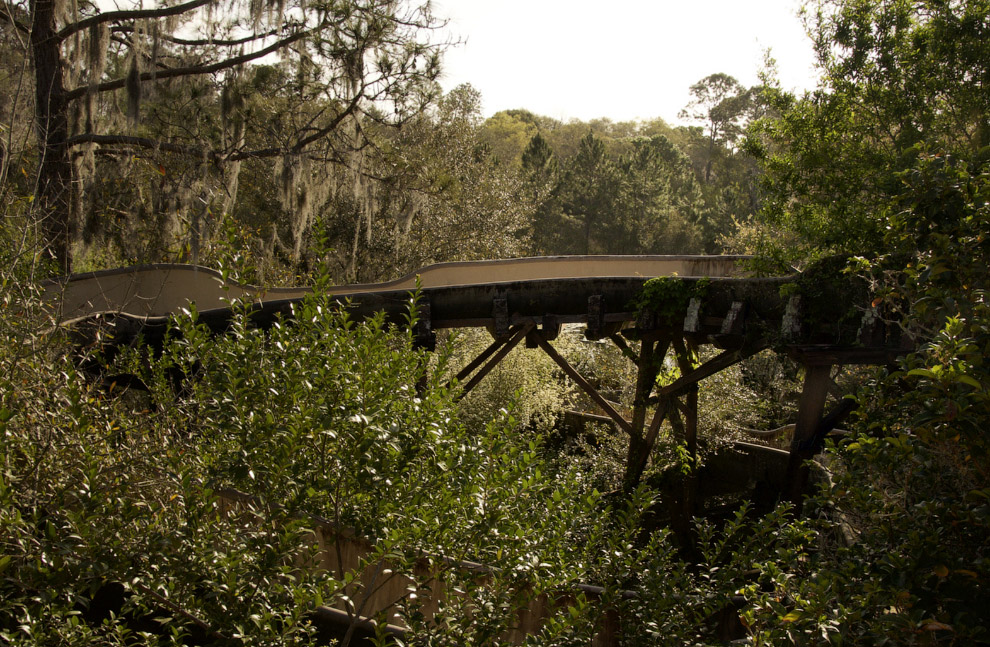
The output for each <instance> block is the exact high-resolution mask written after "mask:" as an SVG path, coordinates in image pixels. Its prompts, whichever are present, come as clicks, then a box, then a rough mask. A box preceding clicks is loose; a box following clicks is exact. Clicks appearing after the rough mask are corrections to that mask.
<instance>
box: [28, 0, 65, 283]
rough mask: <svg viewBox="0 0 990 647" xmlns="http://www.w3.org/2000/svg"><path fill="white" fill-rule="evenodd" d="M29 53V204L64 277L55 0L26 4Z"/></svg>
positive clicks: (62, 151)
mask: <svg viewBox="0 0 990 647" xmlns="http://www.w3.org/2000/svg"><path fill="white" fill-rule="evenodd" d="M31 50H32V53H33V56H34V74H35V119H36V127H37V129H38V156H39V159H38V185H37V193H36V195H35V205H36V208H37V213H38V215H39V218H40V221H41V226H42V234H43V236H44V241H43V242H44V246H45V248H46V249H47V251H48V253H50V254H51V256H52V258H54V259H55V262H56V263H57V265H58V268H59V270H60V271H61V272H62V273H64V274H68V273H69V271H70V270H71V268H72V261H71V258H70V256H69V253H70V251H69V250H70V247H69V245H70V237H69V234H70V221H71V218H70V214H71V198H70V192H71V190H72V165H71V164H70V162H69V148H68V143H67V140H68V136H69V124H68V110H67V102H66V97H65V87H64V85H63V79H62V60H61V58H62V56H61V41H60V40H59V38H58V31H57V28H56V24H55V0H32V2H31Z"/></svg>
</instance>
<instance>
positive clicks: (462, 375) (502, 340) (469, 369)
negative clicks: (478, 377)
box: [454, 326, 521, 382]
mask: <svg viewBox="0 0 990 647" xmlns="http://www.w3.org/2000/svg"><path fill="white" fill-rule="evenodd" d="M520 328H521V326H520V327H516V328H513V329H512V330H511V331H510V334H509V335H506V336H504V337H498V338H496V339H495V340H494V341H493V342H492V343H491V344H489V346H488V348H486V349H485V350H483V351H481V353H480V354H479V355H478V356H477V357H475V358H474V359H473V360H471V362H470V363H469V364H468V365H467V366H465V367H464V368H462V369H461V370H460V372H459V373H458V374H457V376H456V377H455V378H454V379H456V380H457V381H458V382H461V381H463V380H465V379H466V378H467V376H468V375H471V373H474V371H475V369H477V368H478V367H479V366H481V365H482V364H483V363H484V362H485V361H486V360H487V359H488V358H489V357H491V356H492V354H493V353H494V352H495V351H497V350H498V349H499V348H501V347H502V346H504V345H505V344H506V342H508V341H509V338H510V337H511V336H512V335H513V334H515V333H517V332H519V329H520Z"/></svg>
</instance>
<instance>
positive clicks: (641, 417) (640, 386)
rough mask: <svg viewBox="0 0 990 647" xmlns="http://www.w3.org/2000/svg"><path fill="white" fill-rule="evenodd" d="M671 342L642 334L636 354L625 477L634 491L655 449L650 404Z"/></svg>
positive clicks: (652, 335) (651, 334)
mask: <svg viewBox="0 0 990 647" xmlns="http://www.w3.org/2000/svg"><path fill="white" fill-rule="evenodd" d="M669 345H670V341H669V340H667V339H658V336H657V335H656V334H655V333H643V335H642V341H641V343H640V347H639V356H638V357H637V358H636V369H637V370H636V393H635V395H634V396H633V415H632V424H631V427H632V430H631V431H630V433H629V450H628V452H627V453H626V471H625V475H624V476H623V479H622V480H623V488H624V489H625V490H626V491H627V492H629V491H632V490H633V489H634V488H635V487H636V486H637V485H638V484H639V479H640V477H641V476H642V474H643V469H644V468H645V467H646V462H647V459H648V458H649V456H650V451H652V450H653V442H652V441H653V438H650V437H649V434H645V433H644V431H645V427H646V414H647V407H648V405H649V401H650V395H651V394H652V393H653V388H654V386H655V385H656V381H657V373H659V372H660V364H661V363H662V362H663V358H664V356H665V355H666V354H667V348H668V347H669ZM654 438H655V436H654Z"/></svg>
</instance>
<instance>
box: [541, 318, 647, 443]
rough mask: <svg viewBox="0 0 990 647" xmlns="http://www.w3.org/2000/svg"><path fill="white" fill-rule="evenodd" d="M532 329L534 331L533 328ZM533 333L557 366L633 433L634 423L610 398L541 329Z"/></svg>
mask: <svg viewBox="0 0 990 647" xmlns="http://www.w3.org/2000/svg"><path fill="white" fill-rule="evenodd" d="M530 330H531V331H532V328H531V329H530ZM531 334H532V335H533V337H534V338H535V340H536V344H537V345H538V346H539V347H540V348H542V349H543V352H544V353H546V354H547V355H548V356H549V357H550V359H552V360H553V361H554V362H555V363H556V364H557V366H559V367H560V368H561V370H563V371H564V373H566V374H567V376H568V377H570V378H571V379H572V380H574V382H575V383H576V384H577V385H578V386H579V387H580V388H581V390H582V391H584V392H585V393H586V394H588V397H590V398H591V399H592V400H594V402H595V404H597V405H598V406H599V407H601V409H602V411H604V412H605V413H606V414H608V417H609V418H611V419H612V420H614V421H615V424H617V425H618V426H619V428H620V429H622V431H624V432H626V433H627V434H630V435H632V433H633V429H632V425H630V424H629V421H628V420H626V419H625V418H623V417H622V414H620V413H619V412H618V411H616V410H615V408H614V407H613V406H612V405H611V404H609V403H608V400H606V399H605V398H603V397H602V395H601V394H600V393H599V392H598V390H597V389H595V387H594V386H592V385H591V383H590V382H588V380H586V379H585V378H584V376H582V375H581V374H580V373H578V372H577V369H575V368H574V367H573V366H571V365H570V364H569V363H568V362H567V360H566V359H564V358H563V357H562V356H561V355H560V353H558V352H557V349H556V348H554V347H553V346H551V345H550V342H548V341H547V340H545V339H543V336H542V335H541V334H540V333H539V331H532V333H531Z"/></svg>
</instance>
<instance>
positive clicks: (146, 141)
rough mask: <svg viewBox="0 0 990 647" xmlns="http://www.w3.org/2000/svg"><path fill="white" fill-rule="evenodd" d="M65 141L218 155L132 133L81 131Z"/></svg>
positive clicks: (202, 155) (181, 153)
mask: <svg viewBox="0 0 990 647" xmlns="http://www.w3.org/2000/svg"><path fill="white" fill-rule="evenodd" d="M66 143H67V144H68V145H69V146H70V147H72V146H78V145H79V144H102V145H117V144H123V145H127V146H138V147H140V148H152V149H156V150H162V151H166V152H168V153H179V154H180V155H189V156H190V157H206V158H208V159H210V160H216V159H217V158H218V157H219V155H218V154H217V153H216V152H215V151H206V150H204V149H202V148H196V147H193V146H181V145H179V144H172V143H169V142H163V141H159V140H157V139H150V138H148V137H134V136H132V135H96V134H93V133H83V134H81V135H74V136H72V137H69V139H68V141H67V142H66Z"/></svg>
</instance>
